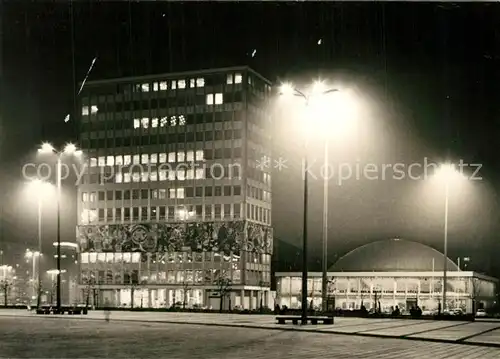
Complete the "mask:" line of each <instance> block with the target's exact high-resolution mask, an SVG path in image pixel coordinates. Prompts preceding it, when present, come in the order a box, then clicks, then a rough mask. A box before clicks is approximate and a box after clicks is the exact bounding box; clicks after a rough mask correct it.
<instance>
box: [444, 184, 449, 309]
mask: <svg viewBox="0 0 500 359" xmlns="http://www.w3.org/2000/svg"><path fill="white" fill-rule="evenodd" d="M448 197H449V184H448V181H447V182H446V185H445V198H444V259H443V313H444V311H445V310H446V285H447V269H448Z"/></svg>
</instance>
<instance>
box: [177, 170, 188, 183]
mask: <svg viewBox="0 0 500 359" xmlns="http://www.w3.org/2000/svg"><path fill="white" fill-rule="evenodd" d="M177 179H178V180H179V181H185V180H186V170H177Z"/></svg>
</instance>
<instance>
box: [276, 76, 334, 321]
mask: <svg viewBox="0 0 500 359" xmlns="http://www.w3.org/2000/svg"><path fill="white" fill-rule="evenodd" d="M338 91H339V90H338V89H336V88H332V89H328V88H327V86H326V85H325V83H324V82H322V81H316V82H314V84H313V85H312V89H311V91H310V92H309V93H307V94H306V93H305V92H303V91H300V90H298V89H297V88H295V87H294V86H293V85H292V84H290V83H285V84H283V85H282V86H281V88H280V94H281V96H283V97H289V98H291V97H292V96H294V97H297V98H300V99H302V100H303V101H304V104H305V106H306V110H307V113H306V116H307V117H308V118H309V117H312V119H313V120H318V119H319V120H321V121H322V127H326V126H327V125H328V124H329V123H328V122H327V121H325V120H326V118H327V117H328V112H329V111H328V108H327V105H328V102H327V98H326V95H328V94H331V93H334V92H338ZM322 131H326V129H325V128H322ZM308 140H309V139H306V141H305V153H304V165H305V167H306V168H307V162H308V156H307V142H308ZM328 168H329V166H328V139H327V138H326V137H325V141H324V169H325V170H326V171H327V170H328ZM323 177H324V178H323V240H322V244H323V250H322V252H323V256H322V269H323V270H322V272H323V275H322V286H321V288H322V303H321V305H322V308H323V311H326V306H327V303H326V298H327V291H328V278H327V270H328V244H327V243H328V180H329V178H328V177H329V176H328V175H327V174H324V176H323ZM307 209H308V174H307V171H306V172H305V173H304V217H303V233H302V252H303V258H302V324H307V308H308V302H307V292H308V291H307V279H308V278H307V277H308V263H307V242H308V240H307Z"/></svg>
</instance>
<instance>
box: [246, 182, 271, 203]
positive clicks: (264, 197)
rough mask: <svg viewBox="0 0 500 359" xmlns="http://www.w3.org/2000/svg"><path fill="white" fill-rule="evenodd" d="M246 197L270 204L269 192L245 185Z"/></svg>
mask: <svg viewBox="0 0 500 359" xmlns="http://www.w3.org/2000/svg"><path fill="white" fill-rule="evenodd" d="M247 196H248V197H250V198H255V199H258V200H260V201H264V202H271V192H269V191H266V190H263V189H261V188H257V187H254V186H250V185H247Z"/></svg>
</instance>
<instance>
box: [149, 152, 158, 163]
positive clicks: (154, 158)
mask: <svg viewBox="0 0 500 359" xmlns="http://www.w3.org/2000/svg"><path fill="white" fill-rule="evenodd" d="M150 161H151V163H158V154H157V153H152V154H151V160H150Z"/></svg>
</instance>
